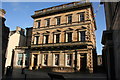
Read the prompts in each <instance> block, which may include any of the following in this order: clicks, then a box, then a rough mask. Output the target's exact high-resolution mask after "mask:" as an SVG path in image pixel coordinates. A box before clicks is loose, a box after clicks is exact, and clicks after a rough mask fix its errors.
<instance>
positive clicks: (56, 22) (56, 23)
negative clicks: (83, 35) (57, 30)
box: [55, 16, 61, 25]
mask: <svg viewBox="0 0 120 80" xmlns="http://www.w3.org/2000/svg"><path fill="white" fill-rule="evenodd" d="M58 18H59V19H60V21H59V24H58ZM55 19H56V21H55V25H60V24H61V16H57V17H55Z"/></svg>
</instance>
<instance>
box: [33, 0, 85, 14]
mask: <svg viewBox="0 0 120 80" xmlns="http://www.w3.org/2000/svg"><path fill="white" fill-rule="evenodd" d="M85 2H87V0H81V1H79V2H72V3H68V4H63V5H60V6H55V7H50V8H46V9H42V10H38V11H35V14H39V13H42V12H46V11H51V10H57V9H62V8H66V7H71V6H76V5H79V4H82V3H85Z"/></svg>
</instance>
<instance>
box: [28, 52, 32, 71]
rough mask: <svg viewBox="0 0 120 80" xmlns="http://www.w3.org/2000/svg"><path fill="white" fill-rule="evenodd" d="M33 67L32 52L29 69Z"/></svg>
mask: <svg viewBox="0 0 120 80" xmlns="http://www.w3.org/2000/svg"><path fill="white" fill-rule="evenodd" d="M32 67H33V54H32V53H31V54H30V66H29V69H30V70H32Z"/></svg>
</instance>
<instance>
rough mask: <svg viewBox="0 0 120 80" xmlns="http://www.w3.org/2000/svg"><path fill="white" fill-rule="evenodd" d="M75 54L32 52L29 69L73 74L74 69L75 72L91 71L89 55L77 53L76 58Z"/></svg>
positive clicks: (68, 52) (70, 52)
mask: <svg viewBox="0 0 120 80" xmlns="http://www.w3.org/2000/svg"><path fill="white" fill-rule="evenodd" d="M84 52H85V51H84ZM75 54H76V53H75V52H74V51H39V52H38V54H34V52H32V53H31V55H32V56H31V58H30V65H29V67H30V68H31V67H32V69H33V70H34V69H38V68H52V70H53V71H55V72H62V71H63V72H65V71H67V72H74V71H75V70H74V69H76V70H77V71H86V70H87V69H88V70H89V69H90V70H93V67H92V66H93V64H92V58H91V53H87V51H86V52H85V53H82V52H81V51H78V52H77V57H75ZM76 60H77V62H75V61H76Z"/></svg>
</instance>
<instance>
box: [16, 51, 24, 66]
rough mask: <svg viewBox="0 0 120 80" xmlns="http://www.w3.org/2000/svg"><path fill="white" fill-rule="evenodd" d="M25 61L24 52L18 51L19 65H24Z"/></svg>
mask: <svg viewBox="0 0 120 80" xmlns="http://www.w3.org/2000/svg"><path fill="white" fill-rule="evenodd" d="M22 62H23V54H22V53H18V61H17V65H19V66H20V65H22Z"/></svg>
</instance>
